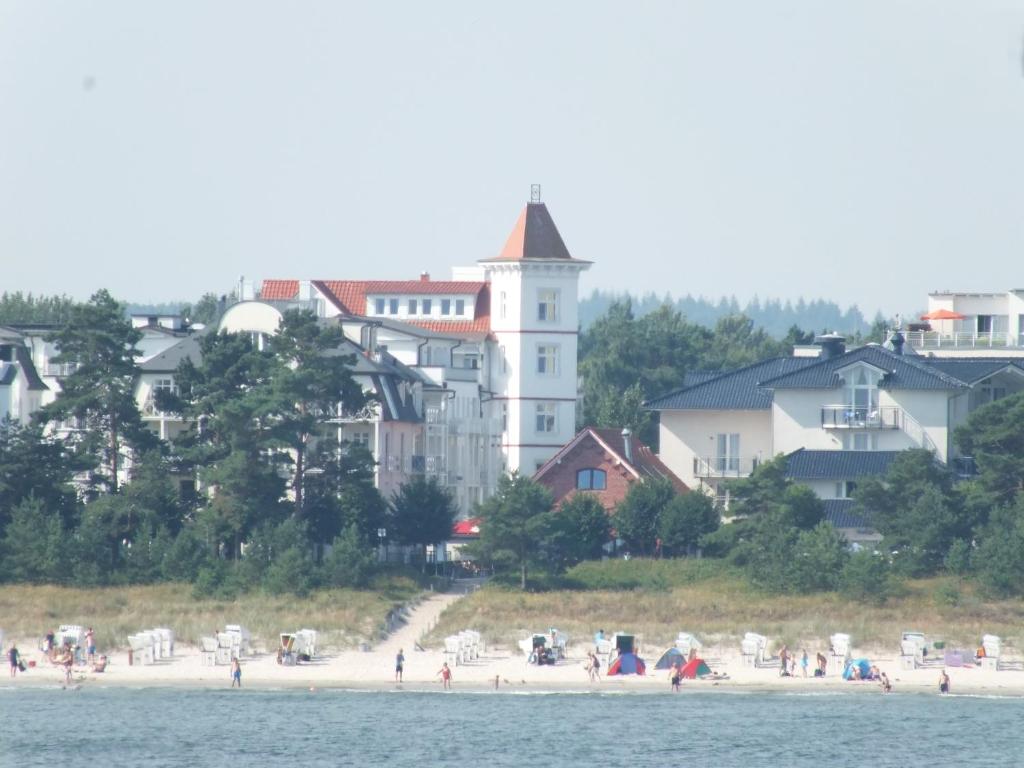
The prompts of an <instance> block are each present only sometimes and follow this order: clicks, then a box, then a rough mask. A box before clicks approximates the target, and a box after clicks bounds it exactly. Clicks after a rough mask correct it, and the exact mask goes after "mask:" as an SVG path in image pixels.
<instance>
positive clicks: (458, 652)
mask: <svg viewBox="0 0 1024 768" xmlns="http://www.w3.org/2000/svg"><path fill="white" fill-rule="evenodd" d="M520 645H521V644H520ZM461 656H462V648H461V641H460V640H459V636H458V635H448V637H446V638H445V639H444V660H445V661H446V662H448V663H449V664H450V665H452V666H456V665H458V663H459V659H460V657H461Z"/></svg>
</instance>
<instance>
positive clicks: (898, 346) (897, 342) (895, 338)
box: [889, 328, 906, 355]
mask: <svg viewBox="0 0 1024 768" xmlns="http://www.w3.org/2000/svg"><path fill="white" fill-rule="evenodd" d="M905 341H906V339H905V338H904V337H903V334H902V333H901V332H900V329H899V328H897V329H896V330H895V331H893V332H892V336H890V337H889V343H890V344H891V345H892V351H893V352H895V353H896V354H897V355H902V354H903V343H904V342H905Z"/></svg>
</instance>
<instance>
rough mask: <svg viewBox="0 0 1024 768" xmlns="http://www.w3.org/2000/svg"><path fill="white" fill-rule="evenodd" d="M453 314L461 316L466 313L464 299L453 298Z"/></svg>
mask: <svg viewBox="0 0 1024 768" xmlns="http://www.w3.org/2000/svg"><path fill="white" fill-rule="evenodd" d="M455 314H456V315H458V316H459V317H462V316H463V315H465V314H466V300H465V299H456V300H455Z"/></svg>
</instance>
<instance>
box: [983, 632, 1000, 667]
mask: <svg viewBox="0 0 1024 768" xmlns="http://www.w3.org/2000/svg"><path fill="white" fill-rule="evenodd" d="M981 647H982V648H984V649H985V655H984V656H983V657H982V659H981V668H982V669H999V657H1000V656H1001V655H1002V651H1003V643H1002V641H1001V640H1000V639H999V635H984V636H983V637H982V638H981Z"/></svg>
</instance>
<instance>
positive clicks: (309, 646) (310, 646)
mask: <svg viewBox="0 0 1024 768" xmlns="http://www.w3.org/2000/svg"><path fill="white" fill-rule="evenodd" d="M298 634H300V635H302V637H303V642H304V643H305V649H306V650H305V653H307V654H309V657H310V658H313V657H314V656H316V641H317V636H318V635H317V631H316V630H315V629H300V630H299V631H298Z"/></svg>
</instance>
